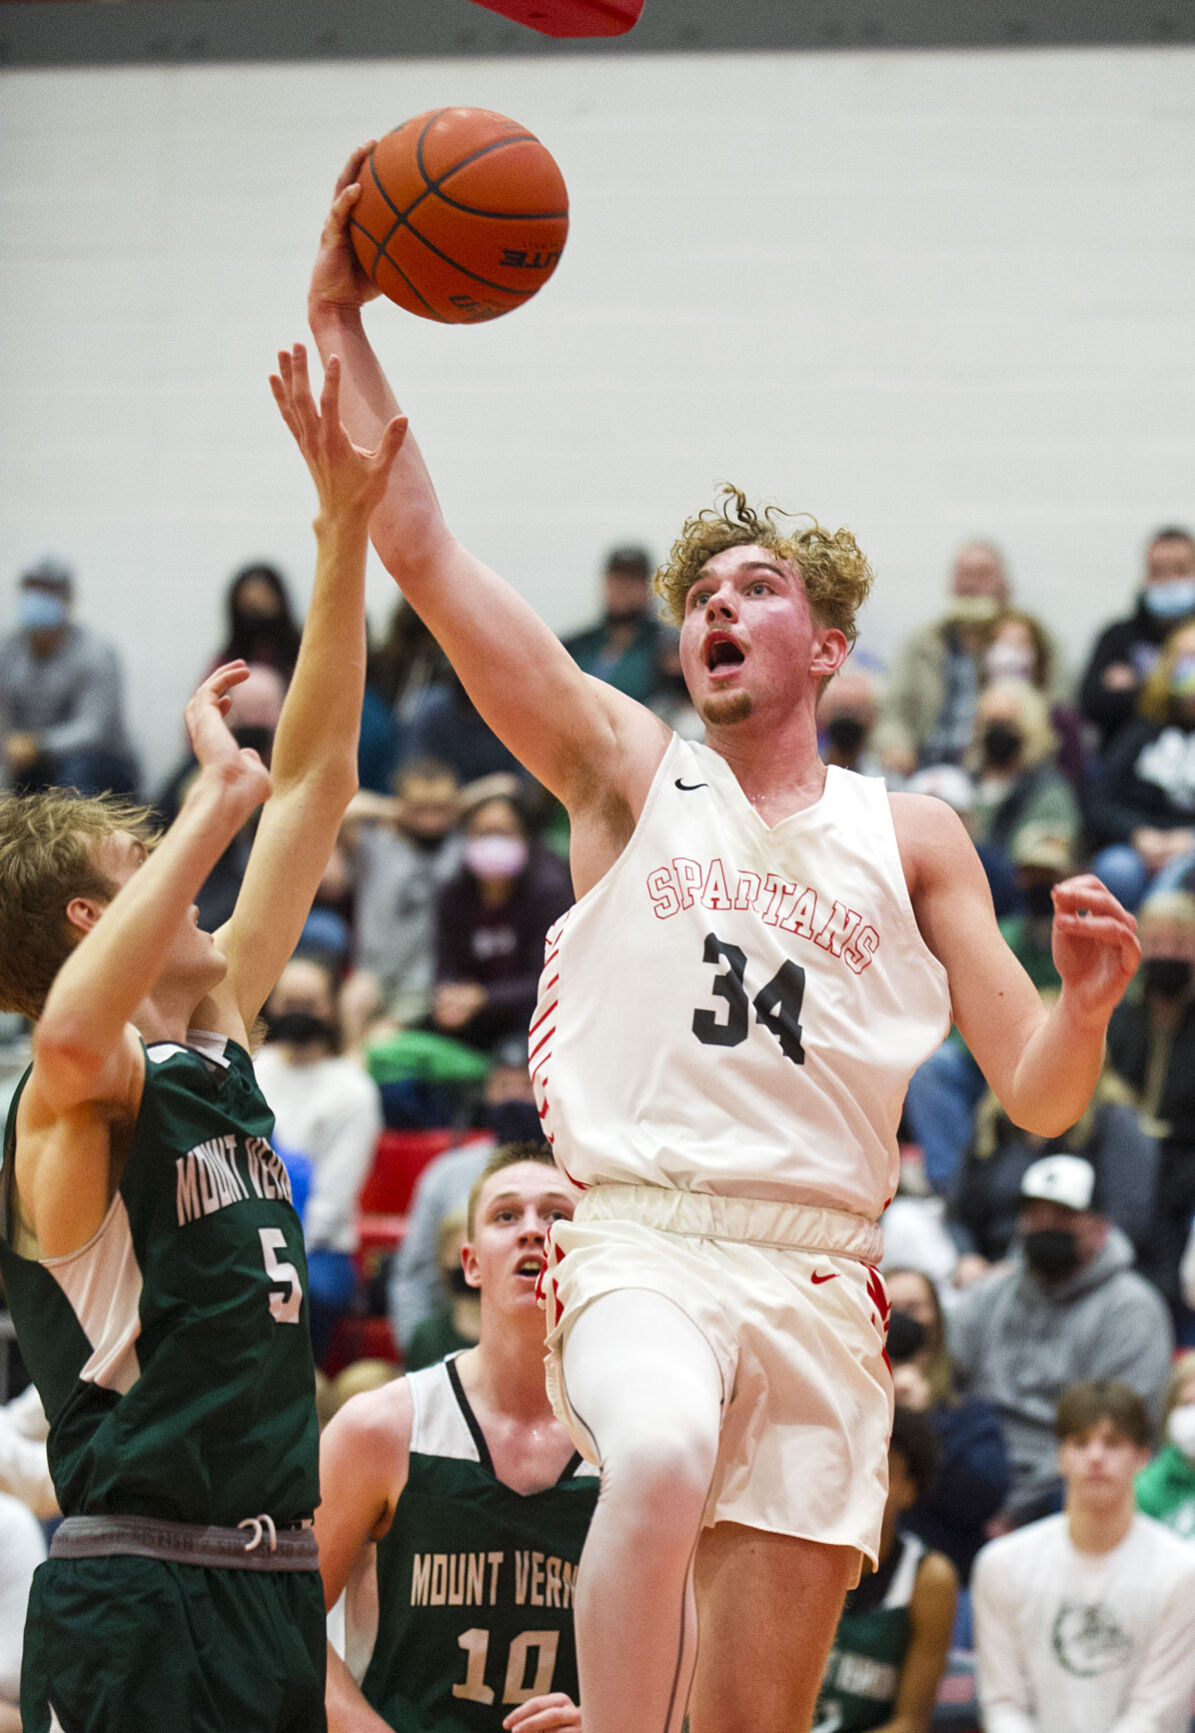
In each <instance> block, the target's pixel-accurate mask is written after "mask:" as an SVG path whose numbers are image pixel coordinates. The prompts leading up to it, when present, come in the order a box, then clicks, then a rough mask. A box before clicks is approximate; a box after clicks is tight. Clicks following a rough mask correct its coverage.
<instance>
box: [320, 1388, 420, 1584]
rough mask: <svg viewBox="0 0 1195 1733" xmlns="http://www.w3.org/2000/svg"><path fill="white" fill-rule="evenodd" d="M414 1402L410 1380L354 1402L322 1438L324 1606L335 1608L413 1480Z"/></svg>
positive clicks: (343, 1409) (346, 1407)
mask: <svg viewBox="0 0 1195 1733" xmlns="http://www.w3.org/2000/svg"><path fill="white" fill-rule="evenodd" d="M412 1412H413V1411H412V1407H411V1397H410V1393H409V1391H408V1389H407V1386H406V1380H405V1379H396V1380H395V1382H394V1383H392V1384H387V1385H384V1386H383V1388H382V1389H381V1390H370V1391H367V1392H365V1394H363V1395H361V1396H354V1397H353V1398H352V1400H351V1401H349V1402H346V1403H345V1405H344V1407H343V1408H342V1409H341V1410H340V1412H339V1413H338V1414H336V1415H335V1416H334V1418H333V1419H332V1420H331V1421H330V1422H329V1424H328V1426H327V1427H326V1428H325V1431H324V1434H323V1437H322V1438H321V1439H320V1489H321V1494H322V1502H321V1503H320V1505H319V1508H318V1509H317V1511H316V1513H315V1538H316V1540H317V1542H318V1544H319V1554H320V1574H321V1575H322V1577H323V1582H324V1604H325V1606H327V1607H328V1608H331V1607H333V1606H335V1604H336V1602H337V1601H338V1600H339V1599H340V1596H341V1594H342V1593H343V1591H344V1587H345V1584H346V1583H347V1582H348V1580H349V1576H350V1574H351V1572H352V1569H353V1565H354V1564H355V1563H356V1560H357V1558H358V1555H359V1554H360V1552H361V1549H362V1548H363V1547H364V1546H366V1545H367V1544H368V1543H369V1542H370V1541H371V1540H380V1539H381V1538H382V1536H383V1535H384V1534H385V1533H386V1532H387V1530H388V1529H389V1527H390V1523H391V1520H392V1518H393V1516H394V1508H395V1506H396V1504H397V1503H398V1500H399V1497H400V1495H401V1493H402V1490H403V1487H404V1486H405V1485H406V1482H407V1470H408V1466H409V1462H410V1451H411V1423H412Z"/></svg>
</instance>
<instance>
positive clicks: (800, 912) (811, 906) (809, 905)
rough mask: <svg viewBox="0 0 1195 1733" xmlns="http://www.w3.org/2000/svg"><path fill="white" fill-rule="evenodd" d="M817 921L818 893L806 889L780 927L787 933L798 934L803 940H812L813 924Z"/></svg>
mask: <svg viewBox="0 0 1195 1733" xmlns="http://www.w3.org/2000/svg"><path fill="white" fill-rule="evenodd" d="M798 888H799V887H798ZM816 920H817V892H816V891H814V890H810V889H809V888H808V887H806V889H805V890H803V891H802V892H801V895H800V896H799V897H798V899H797V902H796V904H795V906H794V907H793V908H791V909H789V910H788V912H787V913H786V914H785V916H784V918H783V919H782V921H781V922H780V925H781V926H782V927H783V928H784V930H785V931H786V932H789V933H798V934H799V935H800V937H801V938H803V939H811V938H812V937H813V923H814V922H815V921H816Z"/></svg>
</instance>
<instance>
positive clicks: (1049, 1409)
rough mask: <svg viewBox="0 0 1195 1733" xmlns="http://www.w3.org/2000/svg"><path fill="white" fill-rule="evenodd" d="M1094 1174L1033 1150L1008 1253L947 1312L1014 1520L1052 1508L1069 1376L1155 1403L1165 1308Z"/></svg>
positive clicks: (1087, 1166)
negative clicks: (1003, 1471) (1005, 1467)
mask: <svg viewBox="0 0 1195 1733" xmlns="http://www.w3.org/2000/svg"><path fill="white" fill-rule="evenodd" d="M1095 1181H1096V1175H1095V1169H1094V1168H1093V1167H1092V1165H1091V1163H1090V1162H1089V1161H1085V1160H1084V1159H1083V1158H1082V1157H1081V1156H1077V1155H1050V1156H1043V1157H1042V1158H1041V1159H1040V1160H1039V1161H1035V1162H1034V1163H1033V1165H1032V1166H1031V1167H1030V1168H1029V1169H1028V1171H1027V1172H1026V1174H1025V1177H1024V1179H1023V1180H1022V1181H1021V1209H1020V1213H1019V1215H1018V1217H1017V1229H1018V1239H1017V1242H1016V1243H1015V1245H1014V1247H1013V1250H1012V1257H1011V1262H1010V1263H1009V1265H1008V1266H1007V1267H1005V1268H1000V1269H997V1270H995V1271H993V1273H992V1274H991V1275H990V1276H987V1277H985V1278H984V1279H983V1280H982V1281H979V1282H976V1283H975V1284H974V1286H973V1287H970V1288H968V1289H967V1290H966V1291H965V1292H964V1293H963V1294H961V1295H960V1296H959V1298H958V1300H957V1301H956V1302H955V1304H954V1305H953V1306H952V1308H951V1310H950V1313H949V1317H948V1331H949V1346H950V1354H951V1358H952V1360H953V1361H954V1364H955V1367H956V1369H957V1371H958V1374H959V1379H960V1383H961V1385H962V1387H963V1389H964V1390H965V1391H966V1393H967V1394H968V1395H969V1396H976V1397H979V1398H980V1399H981V1400H983V1401H985V1402H990V1403H991V1404H992V1406H993V1407H994V1408H995V1409H996V1410H997V1412H998V1413H999V1415H1000V1420H1001V1424H1002V1426H1003V1429H1004V1442H1005V1446H1006V1448H1007V1450H1008V1456H1009V1462H1010V1464H1011V1466H1012V1474H1013V1484H1012V1491H1011V1492H1010V1494H1009V1497H1008V1499H1007V1500H1006V1502H1005V1505H1004V1509H1003V1513H1002V1515H1003V1518H1004V1520H1005V1521H1006V1522H1007V1523H1009V1524H1010V1525H1013V1526H1015V1525H1018V1524H1020V1523H1024V1522H1031V1521H1032V1520H1033V1519H1034V1518H1036V1517H1038V1516H1041V1515H1043V1514H1044V1513H1045V1512H1046V1511H1048V1510H1051V1509H1053V1508H1056V1501H1057V1498H1058V1494H1059V1490H1060V1489H1059V1482H1058V1471H1057V1463H1056V1460H1055V1451H1054V1435H1053V1424H1054V1410H1055V1408H1056V1406H1057V1404H1058V1401H1059V1399H1060V1398H1061V1396H1062V1393H1063V1391H1064V1390H1066V1389H1067V1388H1068V1387H1069V1386H1070V1385H1071V1384H1074V1383H1077V1382H1079V1381H1080V1380H1081V1379H1088V1378H1122V1379H1123V1380H1124V1382H1125V1383H1126V1384H1128V1385H1130V1386H1131V1387H1132V1388H1133V1389H1135V1390H1136V1391H1137V1392H1138V1394H1139V1395H1140V1396H1141V1398H1142V1400H1143V1401H1144V1402H1146V1403H1147V1405H1148V1406H1149V1408H1150V1410H1151V1411H1152V1412H1153V1413H1154V1414H1155V1416H1158V1417H1160V1415H1161V1409H1162V1404H1163V1400H1164V1390H1165V1385H1166V1378H1167V1375H1168V1370H1169V1365H1170V1352H1171V1345H1172V1342H1173V1334H1172V1332H1171V1328H1170V1318H1169V1315H1168V1313H1167V1310H1166V1305H1165V1302H1164V1301H1163V1299H1162V1297H1161V1295H1160V1294H1159V1293H1158V1291H1157V1289H1156V1288H1154V1287H1153V1286H1152V1285H1151V1284H1150V1283H1149V1282H1147V1281H1146V1280H1145V1278H1144V1277H1143V1276H1140V1275H1138V1273H1137V1272H1136V1270H1134V1269H1133V1268H1132V1264H1133V1248H1132V1246H1131V1245H1130V1244H1129V1241H1128V1240H1127V1239H1126V1237H1125V1235H1124V1234H1122V1233H1121V1231H1120V1229H1119V1228H1116V1227H1114V1226H1113V1225H1112V1223H1111V1222H1110V1221H1109V1220H1108V1217H1107V1216H1106V1215H1105V1214H1103V1213H1101V1211H1100V1210H1099V1209H1098V1208H1097V1207H1096V1205H1097V1202H1098V1200H1097V1199H1096V1197H1095ZM1051 1733H1052V1730H1051Z"/></svg>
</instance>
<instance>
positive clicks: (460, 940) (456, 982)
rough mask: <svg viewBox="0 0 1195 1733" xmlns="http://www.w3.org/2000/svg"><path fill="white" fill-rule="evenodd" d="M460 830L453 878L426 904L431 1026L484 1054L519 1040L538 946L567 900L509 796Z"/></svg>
mask: <svg viewBox="0 0 1195 1733" xmlns="http://www.w3.org/2000/svg"><path fill="white" fill-rule="evenodd" d="M464 831H465V843H464V859H463V862H462V865H461V868H460V871H459V872H458V873H456V875H455V876H454V877H453V878H452V879H450V880H449V881H448V883H447V884H446V885H444V887H443V888H442V890H441V891H440V893H439V896H438V897H437V902H436V986H435V992H434V995H433V999H432V1022H433V1024H434V1026H435V1027H436V1028H437V1029H438V1030H440V1031H441V1032H442V1033H444V1034H446V1035H453V1036H455V1037H456V1038H457V1039H458V1040H461V1041H467V1042H468V1043H469V1044H470V1045H471V1046H474V1047H480V1048H483V1049H485V1048H490V1047H492V1046H493V1045H494V1043H495V1042H498V1041H501V1040H502V1039H503V1038H504V1037H506V1036H511V1035H525V1034H526V1031H527V1026H528V1024H529V1023H530V1021H531V1016H532V1013H533V1011H534V1009H535V994H536V987H537V984H538V981H539V976H540V972H541V970H542V968H543V961H544V939H545V938H546V936H547V932H548V928H549V927H550V926H551V925H552V923H553V921H555V920H557V919H559V917H560V916H561V915H562V914H563V913H564V911H565V910H566V909H567V908H568V907H569V906H570V904H571V903H572V900H573V892H572V883H571V880H570V878H569V872H568V868H567V866H566V865H565V864H564V862H563V861H562V860H561V859H560V857H559V856H558V855H555V854H553V853H552V852H551V851H550V850H549V849H547V848H545V847H544V846H543V844H542V843H539V842H537V841H536V840H534V839H533V837H532V835H531V831H530V827H529V825H528V821H527V819H526V818H525V817H524V816H523V813H522V811H521V809H520V807H519V805H518V804H517V802H516V801H515V799H514V798H512V797H509V796H505V795H499V796H496V797H491V798H484V799H482V800H480V801H479V802H477V803H476V804H475V805H474V806H473V807H472V809H471V810H470V811H469V812H468V813H467V814H466V816H465V820H464Z"/></svg>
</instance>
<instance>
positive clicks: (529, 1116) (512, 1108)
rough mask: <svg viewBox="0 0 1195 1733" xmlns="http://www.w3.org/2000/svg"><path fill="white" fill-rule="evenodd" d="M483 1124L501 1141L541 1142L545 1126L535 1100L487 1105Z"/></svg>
mask: <svg viewBox="0 0 1195 1733" xmlns="http://www.w3.org/2000/svg"><path fill="white" fill-rule="evenodd" d="M482 1124H483V1125H484V1126H485V1127H486V1129H487V1130H488V1131H492V1132H493V1134H494V1136H495V1137H496V1138H497V1139H498V1142H499V1143H540V1142H542V1140H543V1135H544V1128H543V1126H542V1125H541V1124H540V1118H539V1113H538V1111H537V1110H536V1106H535V1103H534V1102H533V1101H499V1102H497V1103H496V1104H495V1105H494V1106H493V1107H487V1108H486V1110H485V1113H484V1115H483V1118H482Z"/></svg>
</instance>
